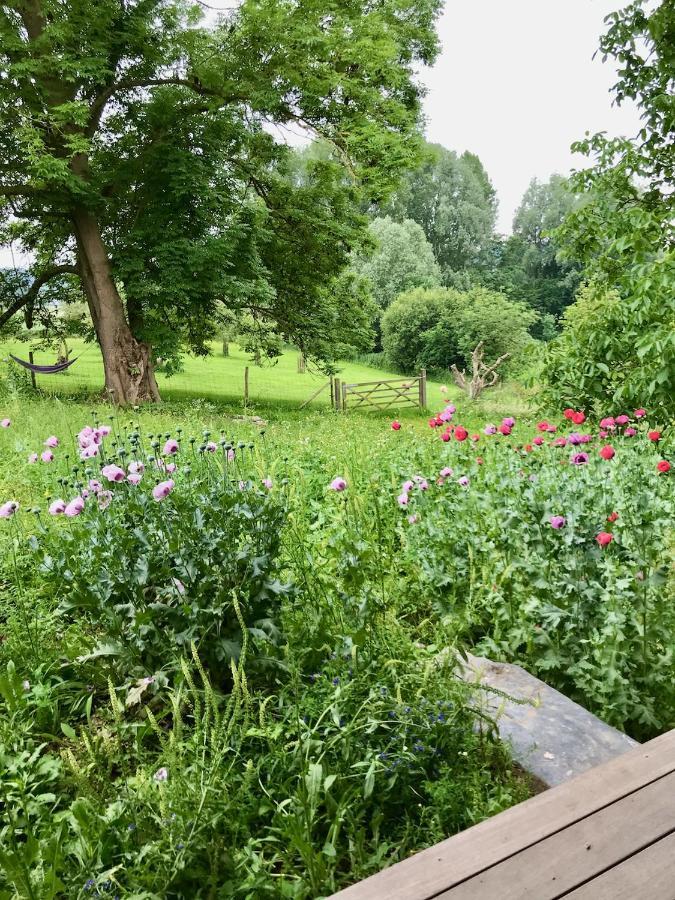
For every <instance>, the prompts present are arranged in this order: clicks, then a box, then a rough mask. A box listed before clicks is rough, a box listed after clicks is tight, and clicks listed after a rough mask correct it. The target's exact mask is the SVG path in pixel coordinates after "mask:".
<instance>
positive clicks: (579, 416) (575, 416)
mask: <svg viewBox="0 0 675 900" xmlns="http://www.w3.org/2000/svg"><path fill="white" fill-rule="evenodd" d="M572 421H573V422H574V424H575V425H581V424H582V422H585V421H586V416H585V415H584V414H583V413H582V412H575V413H572Z"/></svg>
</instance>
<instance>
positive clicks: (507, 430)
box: [499, 425, 511, 435]
mask: <svg viewBox="0 0 675 900" xmlns="http://www.w3.org/2000/svg"><path fill="white" fill-rule="evenodd" d="M499 433H500V434H504V435H508V434H511V429H510V428H509V426H508V425H500V426H499Z"/></svg>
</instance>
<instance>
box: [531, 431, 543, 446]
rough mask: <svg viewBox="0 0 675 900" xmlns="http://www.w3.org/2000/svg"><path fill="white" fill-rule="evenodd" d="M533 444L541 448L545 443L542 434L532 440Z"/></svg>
mask: <svg viewBox="0 0 675 900" xmlns="http://www.w3.org/2000/svg"><path fill="white" fill-rule="evenodd" d="M532 443H533V444H536V445H537V447H541V445H542V444H543V443H544V439H543V437H542V436H541V435H540V434H538V435H537V436H536V437H535V438H532Z"/></svg>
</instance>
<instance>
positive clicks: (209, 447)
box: [204, 441, 218, 453]
mask: <svg viewBox="0 0 675 900" xmlns="http://www.w3.org/2000/svg"><path fill="white" fill-rule="evenodd" d="M204 449H205V450H206V452H207V453H215V452H216V450H217V449H218V444H216V443H215V441H209V442H208V444H207V445H206V447H205V448H204Z"/></svg>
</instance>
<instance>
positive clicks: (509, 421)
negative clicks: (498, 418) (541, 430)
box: [502, 416, 516, 428]
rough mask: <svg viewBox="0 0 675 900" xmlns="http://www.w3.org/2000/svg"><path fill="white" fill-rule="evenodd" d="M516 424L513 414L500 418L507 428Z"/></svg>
mask: <svg viewBox="0 0 675 900" xmlns="http://www.w3.org/2000/svg"><path fill="white" fill-rule="evenodd" d="M515 424H516V420H515V419H514V418H513V416H507V417H506V418H505V419H502V425H506V427H507V428H513V426H514V425H515Z"/></svg>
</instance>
